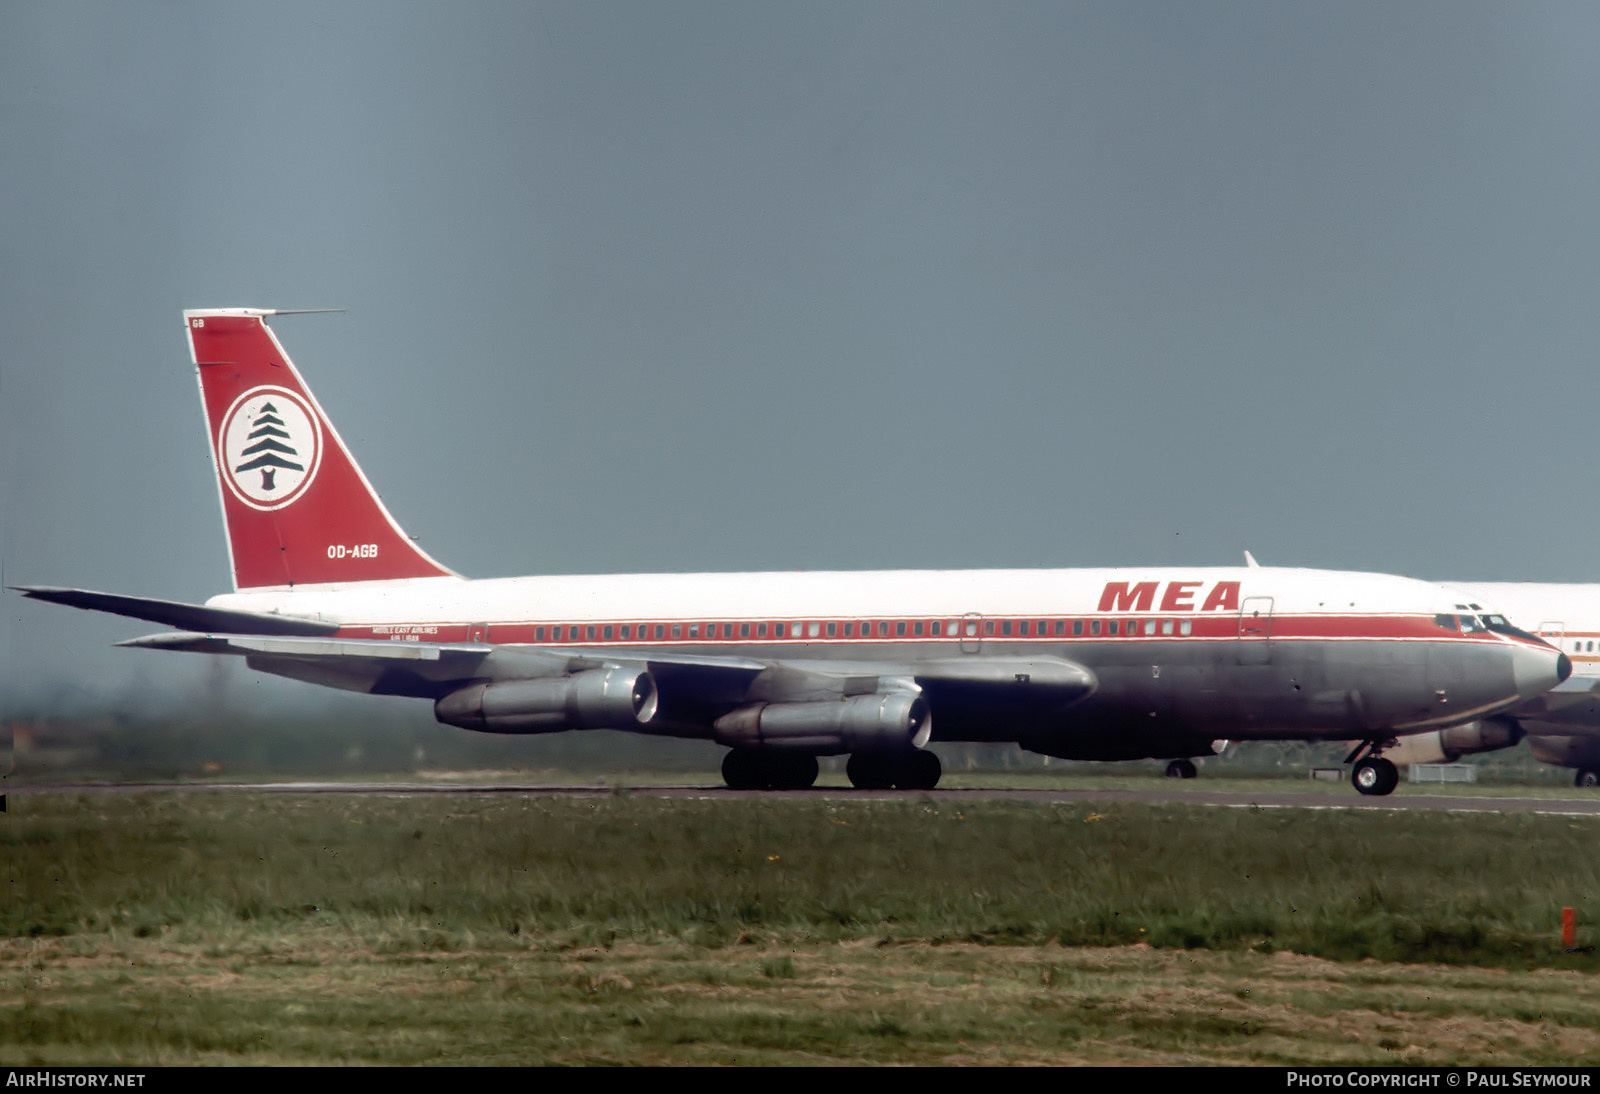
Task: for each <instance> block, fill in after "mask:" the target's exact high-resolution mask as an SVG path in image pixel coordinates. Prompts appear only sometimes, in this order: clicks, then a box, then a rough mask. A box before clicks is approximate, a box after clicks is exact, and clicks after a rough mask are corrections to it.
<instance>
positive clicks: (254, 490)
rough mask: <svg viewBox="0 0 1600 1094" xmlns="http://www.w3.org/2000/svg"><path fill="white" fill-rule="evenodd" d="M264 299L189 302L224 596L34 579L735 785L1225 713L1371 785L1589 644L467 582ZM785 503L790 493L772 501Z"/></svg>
mask: <svg viewBox="0 0 1600 1094" xmlns="http://www.w3.org/2000/svg"><path fill="white" fill-rule="evenodd" d="M274 314H277V313H275V312H272V311H267V310H259V309H249V308H216V309H205V310H198V311H189V312H185V313H184V323H185V326H186V329H187V331H188V335H189V340H190V346H191V350H192V354H193V359H194V363H195V366H196V368H197V369H198V371H199V378H200V388H201V394H202V400H203V404H204V409H205V416H206V422H207V435H208V446H209V448H210V451H211V457H212V461H213V465H214V467H215V470H216V473H217V476H218V484H219V491H220V494H221V498H222V508H223V516H224V519H225V521H226V524H227V531H228V543H229V549H230V553H231V556H232V562H233V576H234V591H233V592H231V593H224V594H222V595H219V596H216V597H213V598H211V599H210V600H208V601H207V602H206V603H205V604H204V605H193V604H184V603H179V602H174V601H165V600H151V599H144V598H138V597H129V596H121V595H114V594H108V593H99V592H94V591H90V590H84V589H65V588H56V587H45V586H33V587H29V588H26V589H25V590H24V592H25V593H26V594H27V595H29V596H31V597H34V598H37V599H41V600H48V601H53V602H56V603H61V604H68V605H72V606H75V607H80V608H88V609H94V610H100V611H108V612H113V613H117V614H121V615H126V616H132V617H134V618H138V619H144V620H149V621H153V622H157V623H161V624H164V625H166V626H169V627H176V628H178V630H177V631H175V632H172V633H165V634H157V635H151V636H148V637H145V638H138V639H133V640H131V641H129V642H127V643H124V644H125V645H131V646H138V647H143V648H147V649H158V650H181V651H189V652H195V653H205V654H227V655H235V656H240V657H243V658H244V659H245V662H246V663H247V664H248V665H249V666H250V667H252V668H255V669H259V670H261V671H264V672H270V673H276V674H279V675H282V676H289V677H293V678H296V679H300V680H306V681H309V682H312V683H316V684H323V685H327V686H331V687H337V688H345V689H350V690H355V691H364V692H370V693H373V694H381V695H406V696H413V697H416V698H419V699H424V700H427V701H429V702H431V703H432V704H433V710H434V714H435V716H436V717H437V718H438V719H439V720H440V721H442V722H445V723H448V724H450V725H454V726H461V727H464V728H468V729H475V730H482V731H487V732H492V733H549V732H558V731H563V730H575V729H598V728H604V729H623V730H631V731H634V732H638V733H650V734H664V735H670V736H678V737H693V738H704V739H709V740H713V741H716V742H718V743H720V744H722V745H725V746H727V747H728V749H729V752H728V754H727V756H726V758H725V760H724V763H723V768H722V769H723V775H724V777H725V779H726V781H727V783H728V784H729V785H730V786H733V787H736V788H759V787H770V788H795V787H805V786H809V785H811V784H812V782H813V781H814V780H815V778H816V776H817V770H818V767H817V757H818V756H826V755H840V754H848V755H849V757H850V759H849V763H848V766H847V771H848V773H849V776H850V779H851V781H852V782H853V783H854V784H855V785H856V786H860V787H878V788H887V787H891V786H898V787H902V788H931V787H933V786H934V785H935V784H936V783H937V782H938V780H939V777H940V765H939V760H938V758H937V757H936V756H935V755H934V754H933V753H932V752H930V751H928V750H927V748H926V747H925V746H926V745H927V744H928V743H929V742H930V741H985V742H988V741H998V742H1016V743H1017V744H1020V745H1021V746H1022V747H1023V748H1026V749H1030V750H1032V751H1035V752H1039V753H1043V754H1045V755H1049V756H1058V757H1063V758H1067V759H1083V760H1126V759H1139V758H1145V757H1157V758H1162V759H1170V760H1172V761H1173V767H1174V770H1175V771H1176V772H1177V773H1180V774H1192V773H1193V771H1194V767H1193V764H1192V763H1191V762H1190V758H1191V757H1194V756H1204V755H1209V754H1211V753H1212V752H1213V742H1214V741H1216V740H1217V739H1219V738H1230V739H1238V740H1250V739H1256V740H1343V739H1351V738H1355V739H1359V740H1360V741H1362V746H1361V749H1360V750H1359V751H1360V755H1359V757H1355V756H1353V757H1352V758H1353V759H1358V762H1356V764H1355V767H1354V770H1353V773H1352V777H1353V781H1354V783H1355V786H1356V788H1357V789H1358V790H1360V791H1361V792H1362V793H1367V794H1386V793H1388V792H1389V791H1391V790H1392V789H1393V788H1394V786H1395V783H1396V781H1397V775H1396V772H1395V767H1394V765H1393V763H1391V762H1390V761H1389V760H1388V759H1386V758H1385V756H1384V753H1385V751H1386V750H1389V749H1391V748H1393V747H1395V745H1396V743H1397V742H1398V740H1399V739H1400V738H1402V737H1404V736H1405V735H1407V734H1415V733H1420V732H1426V731H1432V730H1439V729H1445V728H1448V727H1452V726H1456V725H1459V724H1462V723H1469V722H1475V721H1481V720H1482V719H1485V718H1488V717H1490V716H1492V715H1494V714H1496V713H1499V712H1502V711H1505V710H1507V709H1509V708H1512V707H1515V706H1519V705H1521V704H1524V703H1527V702H1528V701H1529V700H1532V699H1534V698H1535V697H1536V696H1539V695H1541V694H1542V693H1544V692H1545V691H1547V690H1548V689H1550V688H1552V687H1554V686H1555V685H1557V684H1558V683H1559V682H1561V681H1562V680H1564V679H1565V678H1566V676H1567V674H1568V673H1569V671H1570V664H1569V661H1568V658H1567V657H1566V656H1565V655H1563V654H1562V653H1560V652H1559V651H1557V650H1556V649H1553V648H1552V647H1551V646H1550V645H1548V644H1546V643H1544V642H1542V641H1540V640H1538V639H1536V638H1534V637H1532V636H1530V635H1527V634H1524V633H1521V632H1518V631H1516V630H1515V629H1513V628H1510V627H1496V626H1488V627H1485V626H1482V625H1480V623H1479V622H1478V615H1477V613H1476V612H1474V611H1468V610H1460V609H1457V607H1456V603H1457V598H1456V597H1455V596H1454V595H1453V594H1451V593H1449V592H1447V591H1444V590H1441V589H1440V588H1439V587H1438V586H1436V585H1432V584H1429V583H1426V582H1421V581H1413V580H1410V579H1406V578H1400V577H1390V576H1385V575H1379V574H1362V573H1341V572H1331V571H1318V570H1292V569H1276V568H1270V567H1248V568H1226V569H1199V568H1196V569H1143V568H1133V569H1114V570H1108V569H1094V570H1037V571H1014V570H978V571H932V572H928V571H885V572H871V573H745V574H653V575H639V574H631V575H621V576H569V577H526V578H503V579H491V580H468V579H466V578H462V577H460V576H459V575H457V574H455V573H453V572H451V571H450V570H448V569H446V568H445V567H443V566H441V565H440V564H439V563H437V562H435V561H434V560H433V559H432V558H430V557H429V556H428V555H427V554H426V553H424V552H423V551H422V550H421V549H419V548H418V547H417V546H416V545H415V544H414V543H413V542H412V541H411V540H410V539H409V538H408V537H407V536H406V535H405V534H404V533H403V532H402V531H401V529H400V527H399V526H398V525H397V524H396V523H395V521H394V520H393V518H392V517H391V516H390V515H389V513H388V511H387V510H386V509H385V508H384V506H383V504H382V503H381V502H380V501H379V500H378V497H377V495H376V493H374V492H373V490H372V488H371V486H370V485H369V484H368V482H367V479H366V477H365V475H363V474H362V472H361V470H360V469H359V468H358V467H357V466H356V463H355V461H354V459H353V458H352V457H351V455H350V453H349V451H348V450H347V449H346V447H345V445H344V442H343V441H342V440H341V439H340V438H339V435H338V433H337V432H336V431H335V430H334V428H333V425H332V423H331V422H330V421H329V420H328V419H327V416H326V415H325V414H324V413H323V411H322V408H321V407H320V406H319V405H318V403H317V402H316V400H315V399H314V398H313V397H312V395H311V392H310V390H309V389H308V388H307V387H306V386H305V384H304V382H303V381H302V380H301V378H300V375H299V373H298V372H297V371H296V370H295V368H294V366H293V365H292V364H291V363H290V361H289V359H288V357H287V356H286V355H285V354H284V352H283V349H282V347H281V346H280V344H279V343H278V340H277V338H276V337H275V336H274V334H273V332H272V331H271V329H270V328H269V327H268V326H267V324H266V318H267V317H269V316H272V315H274ZM771 518H772V519H773V520H780V519H781V518H782V514H777V513H774V514H771Z"/></svg>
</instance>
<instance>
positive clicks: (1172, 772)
mask: <svg viewBox="0 0 1600 1094" xmlns="http://www.w3.org/2000/svg"><path fill="white" fill-rule="evenodd" d="M1199 773H1200V772H1199V771H1197V770H1195V766H1194V761H1193V760H1173V761H1172V762H1171V763H1169V764H1168V765H1167V778H1169V779H1192V778H1194V777H1195V776H1196V775H1198V774H1199Z"/></svg>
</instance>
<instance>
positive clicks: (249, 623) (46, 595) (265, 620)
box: [12, 585, 339, 635]
mask: <svg viewBox="0 0 1600 1094" xmlns="http://www.w3.org/2000/svg"><path fill="white" fill-rule="evenodd" d="M12 588H13V589H15V590H16V591H17V592H19V593H21V594H22V595H23V596H26V597H31V598H32V599H34V600H48V601H49V602H50V603H52V604H65V605H67V606H68V607H72V608H84V609H87V610H89V611H94V612H110V613H111V614H112V615H126V616H130V617H131V618H133V619H143V620H145V621H147V622H150V623H161V624H165V625H166V626H169V627H182V628H183V629H184V630H186V631H204V632H211V633H215V634H298V635H323V634H333V633H334V632H336V631H337V630H338V629H339V625H338V624H337V623H324V622H322V621H320V620H316V619H297V618H295V617H294V616H287V615H267V614H265V613H261V612H235V611H224V610H223V609H221V608H208V607H206V606H205V605H203V604H184V603H182V602H181V601H177V600H154V599H151V598H150V597H144V596H119V595H117V594H115V593H97V592H94V591H93V590H90V589H59V588H55V587H54V586H50V585H19V586H12Z"/></svg>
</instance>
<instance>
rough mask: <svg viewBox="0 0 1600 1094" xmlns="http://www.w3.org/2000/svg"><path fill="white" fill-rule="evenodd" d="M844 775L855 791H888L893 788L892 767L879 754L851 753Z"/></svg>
mask: <svg viewBox="0 0 1600 1094" xmlns="http://www.w3.org/2000/svg"><path fill="white" fill-rule="evenodd" d="M844 773H845V774H846V775H848V776H850V785H851V786H853V787H855V788H856V789H857V790H888V789H889V788H890V787H892V786H894V765H893V763H891V762H890V760H889V757H887V756H885V755H883V754H882V753H881V752H853V753H851V754H850V759H849V760H848V761H847V762H846V763H845V765H844Z"/></svg>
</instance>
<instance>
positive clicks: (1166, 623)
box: [1161, 619, 1172, 634]
mask: <svg viewBox="0 0 1600 1094" xmlns="http://www.w3.org/2000/svg"><path fill="white" fill-rule="evenodd" d="M1161 633H1162V634H1171V633H1172V620H1170V619H1163V620H1162V621H1161Z"/></svg>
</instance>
